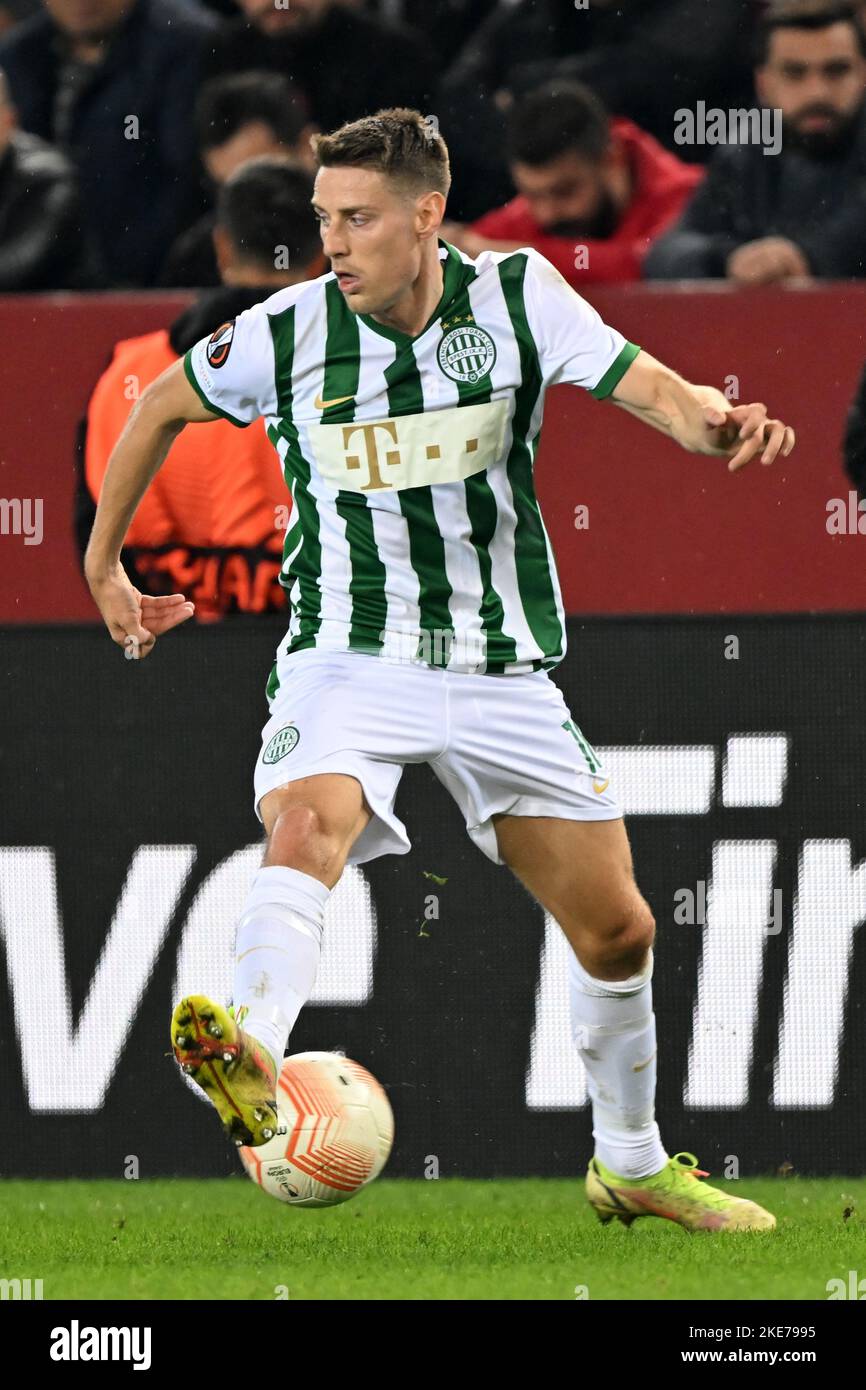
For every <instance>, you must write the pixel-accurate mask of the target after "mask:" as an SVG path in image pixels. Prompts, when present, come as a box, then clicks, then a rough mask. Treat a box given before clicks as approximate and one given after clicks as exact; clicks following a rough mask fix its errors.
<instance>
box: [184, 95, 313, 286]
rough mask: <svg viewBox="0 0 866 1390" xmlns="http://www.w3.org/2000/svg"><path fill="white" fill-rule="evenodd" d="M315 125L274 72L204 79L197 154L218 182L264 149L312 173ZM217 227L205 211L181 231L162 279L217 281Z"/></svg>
mask: <svg viewBox="0 0 866 1390" xmlns="http://www.w3.org/2000/svg"><path fill="white" fill-rule="evenodd" d="M315 129H316V127H315V126H314V125H312V124H311V123H310V122H309V121H308V120H307V114H306V102H305V100H304V98H303V96H302V95H301V93H299V92H297V91H295V90H294V89H293V87H292V85H291V83H290V82H289V81H288V79H287V78H285V77H281V76H280V75H279V74H278V73H275V72H243V73H238V74H237V75H236V76H234V77H215V78H213V79H212V80H211V81H210V82H206V83H205V84H204V87H203V88H202V90H201V92H200V94H199V98H198V102H197V104H196V119H195V130H196V138H197V140H198V149H199V157H200V159H201V162H202V164H203V166H204V168H205V170H206V172H207V175H208V178H209V180H210V182H211V185H212V186H213V187H215V188H219V187H220V186H221V185H222V184H224V183H225V181H226V179H228V178H230V176H231V175H232V174H233V173H234V172H235V170H236V169H239V168H240V166H241V165H242V164H244V163H245V162H246V161H247V160H248V159H254V158H256V157H258V156H260V155H280V154H283V155H289V156H291V157H292V158H293V159H295V161H296V162H297V163H298V164H300V165H302V166H303V167H304V168H306V169H308V170H309V171H310V172H311V173H313V172H314V170H315V159H314V157H313V152H312V150H311V149H310V136H311V135H312V134H313V133H314V131H315ZM213 229H214V215H213V212H207V213H205V214H204V215H203V216H202V217H201V218H199V220H198V221H197V222H196V223H194V225H193V226H192V227H190V228H189V229H188V230H187V231H186V232H183V233H182V234H181V235H180V237H179V238H178V239H177V241H176V242H175V244H174V246H172V248H171V250H170V252H169V254H168V259H167V261H166V263H165V266H164V267H163V270H162V273H161V274H160V277H159V279H160V284H161V285H164V286H179V285H188V286H194V287H196V288H197V289H204V288H206V287H208V286H213V285H218V284H219V282H220V276H219V269H218V267H217V263H216V256H215V254H214V241H213Z"/></svg>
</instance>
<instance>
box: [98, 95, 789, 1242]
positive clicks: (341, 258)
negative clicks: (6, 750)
mask: <svg viewBox="0 0 866 1390" xmlns="http://www.w3.org/2000/svg"><path fill="white" fill-rule="evenodd" d="M314 145H315V150H316V156H317V161H318V166H319V167H318V173H317V175H316V181H315V186H314V192H313V207H314V210H315V213H316V216H317V218H318V220H319V224H320V229H321V236H322V244H323V249H324V252H325V254H326V256H327V257H328V258H329V260H330V262H331V265H332V270H331V271H330V272H329V273H328V274H326V275H322V276H320V277H319V278H318V279H315V280H312V281H309V282H307V283H304V284H300V285H293V286H291V287H289V288H286V289H283V290H279V291H278V292H277V293H276V294H274V295H273V296H271V298H269V299H267V300H265V301H264V302H263V303H261V304H258V305H256V306H254V307H253V308H251V309H249V310H247V311H246V312H245V313H242V314H240V315H239V316H238V318H237V319H236V321H235V322H234V323H233V324H231V325H229V326H225V325H223V326H222V327H221V328H220V329H219V330H218V331H217V333H216V334H214V335H213V337H212V338H211V339H203V340H202V341H201V342H199V343H198V344H196V345H195V346H194V347H193V348H192V349H191V350H190V351H189V352H188V353H187V355H186V357H185V359H184V360H183V361H181V362H178V363H176V364H174V365H173V366H172V367H170V368H169V369H168V370H167V371H165V372H164V373H163V375H162V376H161V377H159V378H158V379H157V380H156V381H155V382H154V383H153V384H152V385H151V386H149V387H148V389H147V390H146V391H145V392H144V393H143V395H142V397H141V400H140V401H139V403H138V404H137V406H136V407H135V409H134V410H133V412H132V415H131V417H130V420H129V422H128V424H127V427H126V429H125V431H124V433H123V435H122V436H121V438H120V440H119V441H118V444H117V446H116V448H115V451H114V454H113V456H112V459H111V461H110V464H109V468H108V473H107V475H106V479H105V483H104V486H103V490H102V495H101V499H100V504H99V508H98V512H97V516H96V519H95V522H94V527H93V532H92V536H91V540H90V545H89V548H88V553H87V559H86V571H87V576H88V580H89V583H90V587H91V590H92V593H93V596H94V598H95V600H96V603H97V604H98V606H99V608H100V610H101V612H102V616H103V618H104V619H105V622H106V624H107V626H108V629H109V632H110V633H111V636H112V637H113V639H114V640H115V642H117V643H118V644H119V645H120V646H122V647H124V648H125V651H126V655H127V656H131V657H137V658H142V657H145V656H147V655H148V654H149V653H150V651H151V650H152V649H153V646H154V643H155V641H156V639H157V637H159V636H160V635H161V634H162V633H164V632H167V631H168V630H169V629H170V628H172V627H175V626H176V625H177V624H178V623H181V622H183V621H184V620H185V619H187V618H188V617H189V616H190V614H191V611H192V605H191V604H190V603H189V602H187V601H186V600H185V598H184V596H183V595H182V594H175V595H170V596H166V597H164V598H160V599H157V598H153V599H151V598H148V597H146V596H143V595H141V594H139V593H138V592H137V591H136V590H135V589H134V588H133V586H132V585H131V584H130V582H129V580H128V579H127V578H126V576H125V574H124V573H123V570H122V568H121V566H120V563H119V555H120V548H121V544H122V542H123V538H124V535H125V533H126V529H127V527H128V526H129V523H130V521H131V519H132V517H133V515H134V512H135V508H136V505H137V503H138V501H139V498H140V497H141V496H142V494H143V492H144V490H145V488H146V487H147V485H148V483H149V482H150V480H151V478H152V477H153V476H154V474H155V473H156V470H157V469H158V468H159V466H160V463H161V461H162V459H163V458H164V456H165V453H166V450H167V448H168V446H169V444H170V442H171V440H172V439H173V438H174V437H175V435H176V434H177V432H178V431H179V430H181V429H182V428H183V427H184V425H186V424H187V423H188V422H193V421H195V422H203V421H208V420H216V419H220V418H222V419H228V420H232V421H234V423H235V424H236V425H239V426H241V427H243V426H245V425H248V424H250V423H251V422H252V421H253V420H255V419H256V418H258V417H259V416H264V417H265V420H266V422H267V428H268V433H269V436H270V439H271V441H272V443H273V445H274V447H275V449H276V451H277V453H278V454H279V457H280V459H281V461H282V464H283V468H284V472H285V478H286V483H287V486H288V488H289V490H290V492H291V494H292V499H293V504H294V505H293V507H292V518H293V520H292V524H291V526H290V528H289V530H288V532H287V535H286V539H285V553H284V560H283V575H284V582H285V584H286V585H287V586H288V588H289V596H290V600H291V605H292V616H291V622H290V625H289V630H288V633H287V635H286V637H285V639H284V641H282V642H281V643H280V646H279V649H278V652H277V659H276V662H275V664H274V667H273V670H272V672H271V676H270V679H269V681H268V687H267V694H268V700H269V706H270V718H269V720H268V721H267V723H266V725H265V728H264V731H263V734H262V748H261V752H260V754H259V758H258V761H257V764H256V769H255V802H254V804H255V809H256V814H257V815H258V817H259V818H260V820H261V821H262V823H263V825H264V829H265V832H266V836H267V845H266V849H265V854H264V863H263V867H262V868H261V869H259V871H258V873H257V874H256V876H255V879H254V881H253V885H252V888H251V890H250V894H249V898H248V900H247V903H246V906H245V910H244V912H243V914H242V917H241V920H240V924H239V927H238V932H237V943H236V969H235V977H234V989H233V1006H232V1009H231V1011H229V1009H227V1008H226V1007H225V1006H224V1005H223V1004H221V1003H219V1002H218V1001H214V1000H211V999H208V998H206V997H204V996H201V995H198V996H190V997H188V998H185V999H182V1000H181V1001H180V1003H179V1004H178V1006H177V1008H176V1009H175V1011H174V1014H173V1017H172V1023H171V1038H172V1044H173V1047H174V1052H175V1056H176V1058H177V1060H178V1062H179V1063H180V1064H181V1065H182V1066H183V1067H184V1069H185V1070H186V1071H187V1072H188V1073H189V1074H190V1075H192V1076H194V1077H195V1079H196V1081H197V1082H198V1083H199V1084H200V1085H201V1086H202V1087H203V1089H204V1090H205V1092H206V1094H207V1095H208V1096H209V1097H210V1099H211V1100H212V1101H213V1103H214V1105H215V1107H216V1109H217V1111H218V1113H219V1115H220V1118H221V1120H222V1123H223V1125H224V1128H225V1131H226V1133H227V1134H228V1135H229V1136H230V1137H231V1138H232V1139H233V1140H234V1141H235V1142H236V1143H239V1144H240V1143H246V1144H252V1145H259V1144H262V1143H265V1142H266V1141H267V1140H268V1138H270V1137H271V1135H272V1134H273V1133H274V1130H275V1128H276V1127H277V1124H278V1120H277V1110H276V1101H275V1095H276V1075H277V1069H278V1067H279V1066H280V1065H281V1063H282V1058H283V1055H284V1052H285V1048H286V1043H287V1040H288V1037H289V1033H290V1030H291V1028H292V1027H293V1025H294V1022H295V1020H296V1018H297V1016H298V1014H299V1012H300V1010H301V1009H302V1008H303V1005H304V1003H305V1002H306V1000H307V999H308V998H309V996H310V994H311V992H312V989H313V984H314V981H315V977H316V970H317V966H318V961H319V954H320V947H321V938H322V922H323V913H324V908H325V904H326V902H327V900H328V896H329V894H330V893H331V891H332V889H333V888H334V886H335V885H336V883H337V882H338V880H339V878H340V875H341V873H342V871H343V867H344V865H345V864H346V863H347V862H348V863H353V864H362V863H365V862H367V861H368V860H371V859H373V858H375V857H377V856H378V855H382V854H403V853H406V851H407V850H408V849H409V841H408V838H407V835H406V830H405V828H404V826H403V825H402V823H401V822H400V820H399V819H398V818H397V817H396V815H395V814H394V799H395V794H396V790H397V785H398V783H399V780H400V776H401V773H402V769H403V767H404V765H405V764H406V763H410V762H413V763H414V762H426V763H429V764H430V766H431V767H432V768H433V771H434V772H435V774H436V776H437V777H438V778H439V779H440V780H441V781H442V782H443V783H444V785H445V786H446V787H447V788H448V790H449V791H450V792H451V794H452V795H453V797H454V799H455V800H456V802H457V804H458V806H459V807H460V809H461V811H462V812H463V815H464V817H465V820H466V826H467V830H468V832H469V834H470V836H471V838H472V839H473V840H474V841H475V843H476V844H477V845H478V847H479V849H481V851H482V852H483V853H484V854H486V855H487V856H488V858H489V859H491V860H493V862H494V863H497V864H501V863H504V864H507V865H508V867H509V868H510V869H511V870H512V872H513V873H514V874H516V875H517V877H518V879H519V880H520V881H521V882H522V883H523V884H524V885H525V886H526V888H527V889H528V890H529V891H530V892H531V893H532V894H533V896H534V897H535V898H536V899H537V900H538V901H539V902H540V903H541V904H542V905H543V906H544V907H545V908H546V909H547V910H548V911H549V912H551V913H552V914H553V916H554V917H555V918H556V920H557V921H558V923H559V924H560V926H561V928H562V930H563V931H564V932H565V935H566V937H567V939H568V941H569V944H570V946H571V948H572V954H571V957H570V995H571V1009H572V1022H573V1032H574V1038H575V1042H576V1045H577V1047H578V1050H579V1053H580V1056H581V1058H582V1060H583V1062H584V1063H585V1066H586V1070H587V1074H588V1078H589V1090H590V1095H591V1098H592V1105H593V1133H594V1137H595V1154H594V1156H593V1158H592V1160H591V1162H590V1165H589V1171H588V1174H587V1180H586V1186H587V1195H588V1198H589V1201H590V1202H591V1204H592V1206H593V1207H594V1208H595V1210H596V1211H597V1213H598V1215H599V1216H600V1218H601V1220H602V1221H605V1222H606V1221H610V1220H612V1219H613V1217H615V1216H616V1217H618V1218H619V1219H620V1220H622V1221H624V1222H626V1223H630V1222H631V1221H633V1220H634V1219H635V1217H636V1216H641V1215H653V1216H660V1217H667V1218H669V1219H670V1220H673V1221H676V1222H679V1224H680V1225H682V1226H684V1227H686V1228H688V1229H692V1230H694V1229H704V1230H713V1231H733V1230H766V1229H769V1228H771V1227H772V1226H773V1225H774V1224H775V1218H774V1217H773V1216H772V1215H771V1214H770V1213H769V1212H766V1211H764V1210H763V1209H762V1208H760V1207H758V1206H756V1205H755V1204H754V1203H753V1202H749V1201H746V1200H744V1199H742V1198H737V1197H730V1196H728V1195H727V1194H725V1193H722V1192H721V1191H719V1190H718V1189H716V1188H713V1187H710V1186H708V1185H707V1184H706V1183H704V1182H703V1181H701V1180H700V1179H701V1177H702V1176H706V1175H705V1174H701V1172H700V1170H699V1169H698V1168H697V1160H696V1159H694V1157H693V1156H692V1155H687V1154H678V1155H674V1156H673V1157H672V1158H670V1157H669V1156H668V1154H667V1152H666V1151H665V1149H664V1147H663V1146H662V1141H661V1137H660V1135H659V1129H658V1125H657V1123H656V1121H655V1118H654V1094H655V1080H656V1064H655V1051H656V1043H655V1019H654V1015H653V1010H652V998H651V983H650V980H651V975H652V964H653V955H652V944H653V934H654V922H653V918H652V915H651V912H650V909H649V907H648V905H647V903H646V901H645V900H644V898H643V897H642V895H641V893H640V892H639V890H638V888H637V885H636V883H635V880H634V876H633V872H632V861H631V854H630V849H629V843H628V838H627V835H626V831H625V827H624V824H623V818H622V813H621V811H620V809H619V807H618V805H617V802H616V800H615V797H614V794H613V789H612V788H611V786H610V782H609V777H608V774H607V772H606V770H605V768H604V767H603V766H602V765H601V763H600V761H599V758H598V755H597V754H596V753H595V751H594V750H593V748H592V746H591V745H590V743H589V742H588V741H587V739H586V738H585V737H584V735H583V733H582V732H581V730H580V728H579V726H578V725H577V723H576V722H575V721H574V719H573V718H572V716H571V713H570V711H569V709H568V708H567V706H566V704H565V701H564V699H563V697H562V694H561V693H560V691H559V690H558V688H557V687H556V686H555V685H554V683H553V681H552V680H551V678H550V675H549V671H550V669H551V668H552V667H554V666H556V664H557V662H559V661H560V660H561V659H562V656H563V654H564V651H565V621H564V615H563V609H562V602H561V598H560V591H559V585H558V581H557V577H556V570H555V566H554V561H553V556H552V553H551V549H550V544H549V541H548V538H547V533H546V531H545V528H544V524H543V522H542V519H541V515H540V512H539V508H538V503H537V501H536V498H535V492H534V488H533V477H532V467H533V460H534V457H535V452H536V447H537V444H538V437H539V431H540V429H541V420H542V410H543V405H544V395H545V391H546V389H547V387H548V386H552V385H554V384H555V383H557V382H567V383H570V384H572V385H575V386H582V387H583V388H584V389H585V390H587V391H589V392H590V393H591V394H592V395H593V396H595V397H596V398H597V399H599V400H608V401H613V402H614V403H615V404H616V405H619V406H621V407H622V408H623V409H625V410H628V411H630V412H631V413H632V414H634V415H637V416H638V417H639V418H640V419H641V420H644V421H645V422H646V423H647V424H650V425H652V426H654V427H655V428H656V429H659V430H662V431H664V432H665V433H666V434H668V435H670V437H671V438H672V439H673V440H675V441H676V442H677V443H678V444H680V445H682V446H683V447H684V448H686V449H689V450H691V451H693V452H694V453H699V454H710V455H716V456H718V457H719V458H724V459H727V460H728V463H727V467H728V468H729V469H730V470H731V471H732V472H733V471H737V470H739V469H741V468H742V467H743V466H744V465H746V464H747V463H749V462H750V461H751V460H753V459H756V458H758V457H760V459H761V462H762V463H765V464H769V463H772V461H773V460H774V459H775V458H776V457H777V456H779V455H780V454H782V455H788V454H790V452H791V450H792V448H793V447H794V433H793V431H792V430H791V429H790V427H788V426H786V425H784V424H783V423H782V422H781V421H780V420H775V419H770V418H768V415H767V411H766V408H765V407H764V406H763V405H743V406H737V407H735V408H731V406H730V403H729V402H728V401H727V400H726V398H725V397H724V396H723V395H722V394H721V392H719V391H717V390H715V389H714V388H713V387H709V386H692V385H690V384H689V383H687V382H686V381H684V380H683V379H682V378H681V377H679V376H678V375H677V374H676V373H675V372H673V371H671V370H670V369H668V368H667V367H665V366H663V365H662V364H661V363H660V362H657V361H656V360H655V359H654V358H652V357H651V356H650V355H649V353H647V352H645V351H642V350H641V349H640V348H639V347H638V346H636V345H635V344H632V343H629V342H627V341H626V340H625V339H624V338H623V336H622V335H621V334H620V333H618V332H617V331H616V330H615V329H613V328H610V327H608V326H607V325H606V324H605V323H603V322H602V320H601V319H600V317H599V315H598V314H597V313H596V312H595V311H594V310H593V309H592V308H591V307H590V306H589V305H588V304H587V303H586V302H585V301H584V300H583V299H581V297H580V296H579V295H578V294H577V293H576V292H575V291H574V290H572V289H571V288H570V287H569V286H568V285H567V284H566V282H565V281H564V280H563V278H562V276H561V275H560V274H559V273H558V271H556V270H555V269H554V268H553V267H552V266H551V265H550V264H549V262H547V261H546V260H545V259H544V257H543V256H541V255H539V253H538V252H536V251H534V250H532V249H530V248H523V249H522V250H519V251H514V252H509V253H493V252H485V253H483V254H482V255H480V256H478V257H477V258H476V259H475V260H472V259H470V258H469V257H468V256H465V255H463V254H461V253H460V252H458V251H457V250H456V248H455V247H453V246H451V245H450V244H448V243H447V242H445V241H443V240H442V239H441V238H440V237H439V236H438V235H437V231H438V228H439V227H440V224H441V222H442V219H443V215H444V212H445V204H446V198H447V194H448V189H449V184H450V171H449V161H448V151H447V147H446V145H445V142H444V140H443V139H442V137H441V135H439V134H438V133H437V132H436V131H434V130H433V129H431V127H430V123H429V122H428V121H426V120H425V119H424V118H423V117H422V116H421V115H420V114H419V113H418V112H417V111H413V110H409V109H406V108H393V109H390V110H383V111H380V112H379V113H378V114H377V115H375V116H372V117H364V118H362V119H360V120H357V121H353V122H351V123H349V124H347V125H345V126H342V127H340V128H339V129H338V130H336V131H335V132H333V133H331V134H328V135H319V136H316V137H314ZM202 467H203V468H206V467H207V458H206V456H203V457H202ZM515 728H519V729H520V731H521V737H520V740H519V741H515V740H514V738H513V737H512V735H513V731H514V729H515Z"/></svg>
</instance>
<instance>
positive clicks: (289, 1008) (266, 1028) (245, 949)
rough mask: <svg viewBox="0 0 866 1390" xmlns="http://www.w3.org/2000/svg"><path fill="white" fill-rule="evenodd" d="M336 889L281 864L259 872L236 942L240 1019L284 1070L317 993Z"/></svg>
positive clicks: (236, 992)
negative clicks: (292, 1039) (293, 1037)
mask: <svg viewBox="0 0 866 1390" xmlns="http://www.w3.org/2000/svg"><path fill="white" fill-rule="evenodd" d="M330 892H331V890H330V888H327V887H326V886H325V884H324V883H320V882H319V880H318V879H317V878H312V877H311V875H310V874H304V873H301V871H300V870H299V869H287V868H285V867H283V865H281V864H272V865H268V866H267V867H266V868H263V869H259V871H258V873H257V874H256V876H255V878H254V879H253V885H252V888H251V889H250V893H249V897H248V898H247V902H246V906H245V908H244V911H243V915H242V916H241V920H240V923H239V924H238V930H237V937H236V939H235V976H234V990H233V999H234V1004H235V1017H236V1018H237V1019H238V1022H239V1023H241V1026H242V1027H243V1029H244V1031H245V1032H247V1033H252V1035H253V1037H255V1038H258V1040H259V1042H260V1043H261V1044H262V1045H263V1046H264V1047H266V1048H267V1049H268V1051H269V1052H270V1053H271V1055H272V1056H273V1058H274V1060H275V1061H276V1064H277V1070H279V1068H280V1067H281V1066H282V1063H283V1054H284V1053H285V1050H286V1043H287V1042H288V1039H289V1033H290V1032H291V1030H292V1028H293V1027H294V1024H295V1020H296V1019H297V1017H298V1014H299V1013H300V1012H301V1009H302V1008H303V1007H304V1005H305V1004H306V1002H307V1000H308V999H309V997H310V995H311V994H312V992H313V985H314V984H315V983H316V973H317V971H318V968H319V957H320V955H321V950H322V926H323V920H324V910H325V903H326V902H327V900H328V897H329V896H330Z"/></svg>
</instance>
